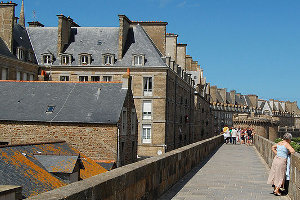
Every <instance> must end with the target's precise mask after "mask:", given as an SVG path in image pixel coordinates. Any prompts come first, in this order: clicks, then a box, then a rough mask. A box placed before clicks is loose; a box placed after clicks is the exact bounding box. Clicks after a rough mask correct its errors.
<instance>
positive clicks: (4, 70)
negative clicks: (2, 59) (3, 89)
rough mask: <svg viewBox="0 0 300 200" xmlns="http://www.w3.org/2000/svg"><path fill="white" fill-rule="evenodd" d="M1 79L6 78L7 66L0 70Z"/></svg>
mask: <svg viewBox="0 0 300 200" xmlns="http://www.w3.org/2000/svg"><path fill="white" fill-rule="evenodd" d="M1 72H2V75H1V80H7V79H8V68H2V70H1Z"/></svg>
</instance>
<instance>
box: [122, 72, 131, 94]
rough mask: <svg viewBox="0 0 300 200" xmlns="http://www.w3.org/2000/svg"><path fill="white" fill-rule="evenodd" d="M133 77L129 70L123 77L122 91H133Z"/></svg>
mask: <svg viewBox="0 0 300 200" xmlns="http://www.w3.org/2000/svg"><path fill="white" fill-rule="evenodd" d="M131 81H132V77H131V76H130V69H129V68H128V69H127V73H126V74H124V75H123V76H122V89H128V90H131Z"/></svg>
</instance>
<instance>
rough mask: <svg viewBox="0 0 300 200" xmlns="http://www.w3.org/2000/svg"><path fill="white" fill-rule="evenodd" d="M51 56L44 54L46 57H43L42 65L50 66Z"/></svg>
mask: <svg viewBox="0 0 300 200" xmlns="http://www.w3.org/2000/svg"><path fill="white" fill-rule="evenodd" d="M52 59H53V58H52V55H48V54H46V55H43V63H44V64H45V65H50V64H52Z"/></svg>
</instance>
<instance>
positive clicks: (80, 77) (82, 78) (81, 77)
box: [79, 76, 89, 82]
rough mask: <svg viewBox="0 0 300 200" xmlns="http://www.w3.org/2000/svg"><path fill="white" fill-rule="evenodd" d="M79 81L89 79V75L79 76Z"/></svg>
mask: <svg viewBox="0 0 300 200" xmlns="http://www.w3.org/2000/svg"><path fill="white" fill-rule="evenodd" d="M79 81H83V82H84V81H89V77H88V76H79Z"/></svg>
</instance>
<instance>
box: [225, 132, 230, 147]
mask: <svg viewBox="0 0 300 200" xmlns="http://www.w3.org/2000/svg"><path fill="white" fill-rule="evenodd" d="M229 138H230V132H229V130H227V131H225V132H224V139H225V142H226V144H228V142H229Z"/></svg>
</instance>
